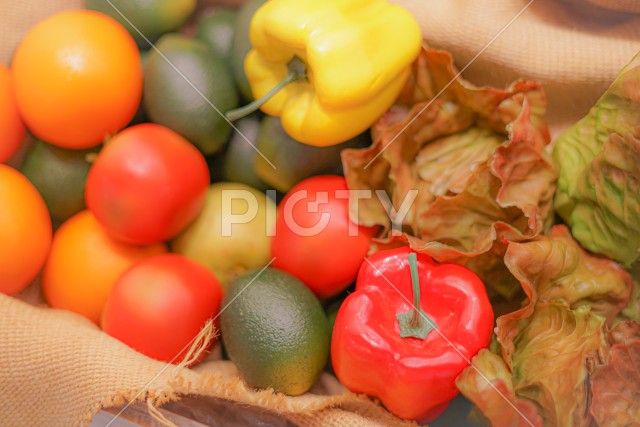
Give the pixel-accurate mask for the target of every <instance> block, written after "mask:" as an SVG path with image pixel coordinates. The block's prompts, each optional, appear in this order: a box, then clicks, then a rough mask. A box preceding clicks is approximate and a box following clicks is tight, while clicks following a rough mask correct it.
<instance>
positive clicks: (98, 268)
mask: <svg viewBox="0 0 640 427" xmlns="http://www.w3.org/2000/svg"><path fill="white" fill-rule="evenodd" d="M166 251H167V247H166V246H165V245H164V244H156V245H151V246H132V245H127V244H124V243H120V242H118V241H116V240H113V239H112V238H111V237H109V235H107V233H106V231H105V230H104V229H103V228H102V226H101V225H100V224H98V221H97V220H96V219H95V217H94V216H93V214H92V213H91V212H89V211H88V210H83V211H81V212H79V213H77V214H75V215H74V216H72V217H71V218H69V219H68V220H67V221H65V222H64V223H63V224H62V225H61V226H60V228H58V230H57V231H56V232H55V234H54V236H53V243H52V245H51V252H50V254H49V257H48V259H47V262H46V263H45V267H44V270H43V272H42V290H43V291H44V296H45V298H46V300H47V302H48V303H49V305H51V306H52V307H54V308H60V309H65V310H70V311H73V312H75V313H78V314H81V315H83V316H85V317H86V318H88V319H89V320H91V321H93V322H95V323H98V321H99V319H100V314H101V312H102V309H103V307H104V304H105V302H106V300H107V297H108V296H109V292H110V291H111V288H112V287H113V284H114V283H115V282H116V280H118V278H119V277H120V275H122V273H124V272H125V270H127V269H128V268H129V267H130V266H131V265H132V264H133V263H134V262H135V261H138V260H141V259H144V258H147V257H149V256H151V255H157V254H161V253H164V252H166Z"/></svg>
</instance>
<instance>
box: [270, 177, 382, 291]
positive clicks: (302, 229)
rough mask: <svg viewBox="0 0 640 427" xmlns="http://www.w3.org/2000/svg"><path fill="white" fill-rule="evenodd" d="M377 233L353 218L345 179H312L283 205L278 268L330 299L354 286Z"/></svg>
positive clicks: (275, 242) (275, 253) (276, 244)
mask: <svg viewBox="0 0 640 427" xmlns="http://www.w3.org/2000/svg"><path fill="white" fill-rule="evenodd" d="M375 233H376V228H371V227H364V226H359V225H357V224H355V223H353V222H351V220H350V219H349V200H348V191H347V184H346V181H345V179H344V178H343V177H340V176H336V175H321V176H315V177H311V178H308V179H305V180H303V181H301V182H300V183H298V184H297V185H296V186H294V187H293V188H292V189H291V191H289V192H288V193H287V195H286V196H285V198H284V199H283V200H282V202H281V203H280V205H279V206H278V212H277V216H276V232H275V236H274V237H273V239H272V243H271V256H272V257H275V261H274V262H273V266H274V267H276V268H279V269H281V270H284V271H286V272H288V273H290V274H292V275H294V276H296V277H297V278H298V279H300V280H301V281H303V282H304V283H305V284H306V285H307V286H308V287H309V288H311V290H312V291H313V292H314V293H315V294H316V295H317V296H318V297H319V298H321V299H325V298H329V297H332V296H334V295H336V294H338V293H340V292H341V291H343V290H344V289H345V288H346V287H348V286H349V284H350V283H351V282H353V281H354V279H355V278H356V275H357V273H358V269H359V268H360V265H361V264H362V262H363V260H364V257H365V256H366V255H367V252H368V251H369V246H370V244H371V239H372V238H373V236H374V235H375Z"/></svg>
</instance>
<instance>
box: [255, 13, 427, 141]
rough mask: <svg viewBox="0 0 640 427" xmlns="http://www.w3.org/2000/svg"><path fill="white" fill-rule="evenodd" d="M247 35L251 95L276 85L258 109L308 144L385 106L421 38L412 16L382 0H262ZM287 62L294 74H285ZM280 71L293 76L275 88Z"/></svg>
mask: <svg viewBox="0 0 640 427" xmlns="http://www.w3.org/2000/svg"><path fill="white" fill-rule="evenodd" d="M249 36H250V39H251V43H252V47H253V48H252V50H251V51H250V52H249V53H248V55H247V56H246V58H245V64H244V66H245V73H246V75H247V79H248V80H249V83H250V85H251V89H252V91H253V94H254V96H255V98H256V99H258V98H261V97H263V96H265V95H267V94H268V92H270V91H273V90H274V88H277V89H276V90H277V91H276V92H275V94H274V95H273V96H271V98H270V99H269V100H268V101H267V102H266V103H264V104H263V105H262V106H261V107H260V108H261V109H262V111H264V112H265V113H267V114H270V115H273V116H279V117H280V118H281V121H282V125H283V128H284V129H285V131H286V132H287V133H288V134H289V135H290V136H291V137H292V138H294V139H296V140H298V141H300V142H303V143H306V144H309V145H315V146H329V145H335V144H339V143H341V142H344V141H346V140H348V139H350V138H352V137H354V136H356V135H358V134H360V133H362V132H364V131H365V130H366V129H367V128H368V127H370V126H371V125H372V124H373V122H375V121H376V120H377V119H378V118H379V117H380V116H381V115H382V114H383V113H384V112H385V111H387V110H388V109H389V107H391V105H392V104H393V103H394V101H395V100H396V99H397V97H398V96H399V94H400V91H401V90H402V88H403V86H404V84H405V82H406V80H407V78H408V76H409V70H410V66H411V63H412V62H413V61H414V60H415V58H416V57H417V56H418V53H419V51H420V45H421V42H422V34H421V32H420V28H419V26H418V24H417V22H416V21H415V19H414V18H413V16H412V15H411V14H410V13H409V12H408V11H407V10H406V9H404V8H402V7H401V6H398V5H395V4H390V3H388V2H387V1H386V0H268V1H267V2H266V3H265V4H264V5H263V6H262V7H260V8H259V9H258V10H257V11H256V13H255V14H254V16H253V19H252V21H251V26H250V33H249ZM294 60H295V61H294ZM293 62H299V63H302V64H303V65H304V73H303V74H302V75H301V74H300V73H298V74H296V73H295V71H294V72H293V74H291V71H292V70H291V69H290V68H293V67H292V63H293ZM287 76H289V77H293V78H290V80H294V81H292V82H290V83H289V84H286V85H284V86H283V87H281V88H280V87H278V83H280V82H281V81H283V80H284V79H286V78H287ZM296 77H300V78H296Z"/></svg>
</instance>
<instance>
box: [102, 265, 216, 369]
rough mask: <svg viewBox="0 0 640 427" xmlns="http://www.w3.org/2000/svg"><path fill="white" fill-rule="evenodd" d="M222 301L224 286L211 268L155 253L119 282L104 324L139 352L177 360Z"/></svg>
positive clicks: (134, 267)
mask: <svg viewBox="0 0 640 427" xmlns="http://www.w3.org/2000/svg"><path fill="white" fill-rule="evenodd" d="M221 300H222V287H221V285H220V282H218V279H216V277H215V276H214V275H213V273H211V272H210V271H209V270H207V269H206V268H204V267H202V266H201V265H200V264H198V263H196V262H194V261H191V260H190V259H188V258H186V257H184V256H182V255H179V254H171V253H168V254H162V255H156V256H153V257H150V258H147V259H145V260H142V261H139V262H137V263H136V264H134V265H133V266H132V267H131V268H130V269H129V270H127V271H126V272H125V273H124V274H123V275H122V276H121V277H120V279H119V280H118V281H117V282H116V283H115V285H114V287H113V289H112V290H111V294H110V295H109V298H108V300H107V304H106V306H105V309H104V312H103V313H102V320H101V327H102V329H103V330H104V331H105V332H106V333H107V334H109V335H111V336H112V337H114V338H117V339H118V340H120V341H122V342H123V343H125V344H127V345H128V346H130V347H131V348H133V349H135V350H137V351H139V352H140V353H143V354H145V355H147V356H149V357H151V358H154V359H157V360H161V361H165V362H172V363H179V362H180V361H182V359H183V358H184V356H185V354H186V350H187V349H188V347H189V346H190V342H191V341H192V340H193V338H194V337H195V336H196V335H197V334H198V332H200V330H201V328H202V326H203V325H204V324H205V322H206V321H207V320H209V319H212V318H214V317H216V316H217V314H218V311H219V310H220V302H221ZM216 329H217V328H216ZM202 356H203V357H204V354H203V355H202Z"/></svg>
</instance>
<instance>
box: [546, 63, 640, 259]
mask: <svg viewBox="0 0 640 427" xmlns="http://www.w3.org/2000/svg"><path fill="white" fill-rule="evenodd" d="M639 89H640V54H639V55H638V56H636V57H635V58H634V59H633V60H632V61H631V63H629V64H628V65H627V66H626V67H625V68H624V69H623V70H622V71H621V73H620V74H619V75H618V77H617V78H616V79H615V80H614V82H613V83H612V84H611V86H610V87H609V89H608V90H607V91H606V93H605V94H604V95H603V96H602V97H601V98H600V99H599V100H598V102H597V103H596V105H595V106H594V107H593V108H592V109H591V111H590V112H589V114H588V115H587V116H586V117H585V118H583V119H582V120H581V121H579V122H578V123H576V124H575V125H574V126H572V127H571V128H569V129H568V130H567V131H566V132H565V133H563V134H562V135H561V136H560V137H559V138H558V140H557V141H556V143H555V145H554V149H553V159H554V162H555V164H556V166H557V168H558V171H559V177H558V191H557V193H556V195H555V201H554V204H555V209H556V210H557V212H558V214H559V215H560V216H561V217H562V219H563V220H564V221H565V222H567V224H569V225H570V227H571V232H572V233H573V235H574V237H575V238H576V239H577V240H578V241H579V242H580V244H581V245H582V246H584V247H585V248H586V249H588V250H590V251H593V252H597V253H600V254H604V255H606V256H608V257H610V258H612V259H614V260H616V261H619V262H621V263H623V264H624V265H625V266H629V265H631V264H632V263H633V262H634V261H635V260H637V259H638V257H639V256H640V96H639V95H638V93H640V91H639Z"/></svg>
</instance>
